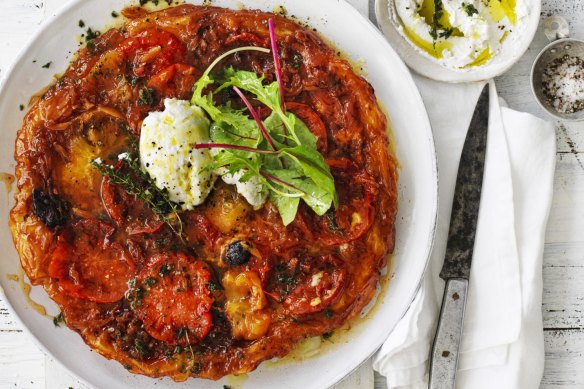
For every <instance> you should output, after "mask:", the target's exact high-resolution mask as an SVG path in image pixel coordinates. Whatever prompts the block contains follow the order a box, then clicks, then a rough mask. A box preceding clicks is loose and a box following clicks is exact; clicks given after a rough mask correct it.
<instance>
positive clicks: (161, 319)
mask: <svg viewBox="0 0 584 389" xmlns="http://www.w3.org/2000/svg"><path fill="white" fill-rule="evenodd" d="M210 280H211V273H210V272H209V270H208V268H207V266H206V265H205V264H204V263H203V262H201V261H198V260H196V259H195V258H192V257H188V256H186V255H185V254H172V253H166V254H158V255H156V256H154V257H152V258H151V260H150V261H149V263H148V265H147V266H146V267H145V268H144V269H142V271H141V272H140V274H139V275H138V277H137V279H136V281H135V282H134V281H132V282H131V284H133V287H132V289H131V290H130V292H129V293H128V299H129V300H130V301H131V303H132V307H133V308H134V309H135V311H136V316H137V317H138V318H140V319H141V320H142V321H143V322H144V328H145V329H146V331H148V333H149V334H150V335H151V336H152V337H153V338H156V339H158V340H162V341H164V342H166V343H168V344H179V345H181V346H188V345H193V344H196V343H199V342H200V341H201V340H203V339H204V338H205V336H207V334H208V333H209V331H210V330H211V325H212V316H211V313H210V312H209V310H210V309H211V305H212V304H213V298H212V297H211V292H210V291H209V288H208V284H209V281H210Z"/></svg>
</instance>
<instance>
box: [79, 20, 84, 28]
mask: <svg viewBox="0 0 584 389" xmlns="http://www.w3.org/2000/svg"><path fill="white" fill-rule="evenodd" d="M79 27H81V28H83V27H85V22H84V21H83V20H79Z"/></svg>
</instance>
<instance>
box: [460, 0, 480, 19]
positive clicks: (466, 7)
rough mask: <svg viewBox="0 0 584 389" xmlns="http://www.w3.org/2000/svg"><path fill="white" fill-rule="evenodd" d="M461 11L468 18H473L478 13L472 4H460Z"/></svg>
mask: <svg viewBox="0 0 584 389" xmlns="http://www.w3.org/2000/svg"><path fill="white" fill-rule="evenodd" d="M462 9H463V10H464V12H466V14H467V15H468V16H473V15H476V14H478V13H479V11H478V10H477V9H476V8H475V6H474V5H473V4H470V3H469V4H467V3H462Z"/></svg>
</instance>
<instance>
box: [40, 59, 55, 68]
mask: <svg viewBox="0 0 584 389" xmlns="http://www.w3.org/2000/svg"><path fill="white" fill-rule="evenodd" d="M52 63H53V61H49V62H47V63H46V64H44V65H43V66H42V67H43V68H45V69H48V68H50V67H51V64H52Z"/></svg>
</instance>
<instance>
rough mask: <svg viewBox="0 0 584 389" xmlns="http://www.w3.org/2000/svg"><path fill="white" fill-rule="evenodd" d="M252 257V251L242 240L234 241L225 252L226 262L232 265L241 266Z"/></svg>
mask: <svg viewBox="0 0 584 389" xmlns="http://www.w3.org/2000/svg"><path fill="white" fill-rule="evenodd" d="M250 258H251V253H250V252H249V251H248V250H247V249H246V248H245V247H244V246H243V244H242V243H241V241H240V240H238V241H236V242H233V243H231V244H230V245H229V247H227V251H226V252H225V258H224V259H223V260H224V261H225V263H227V264H228V265H231V266H240V265H243V264H245V263H247V261H249V259H250Z"/></svg>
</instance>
